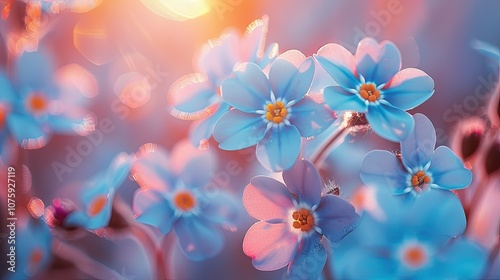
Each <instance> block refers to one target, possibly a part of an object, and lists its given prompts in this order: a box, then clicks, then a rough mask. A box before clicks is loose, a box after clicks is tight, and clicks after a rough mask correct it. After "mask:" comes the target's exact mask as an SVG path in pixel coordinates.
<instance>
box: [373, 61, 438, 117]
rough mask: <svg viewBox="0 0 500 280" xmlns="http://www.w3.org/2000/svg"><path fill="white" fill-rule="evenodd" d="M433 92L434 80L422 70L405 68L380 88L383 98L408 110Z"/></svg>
mask: <svg viewBox="0 0 500 280" xmlns="http://www.w3.org/2000/svg"><path fill="white" fill-rule="evenodd" d="M433 93H434V80H433V79H432V78H431V77H430V76H429V75H427V74H426V73H425V72H424V71H422V70H420V69H416V68H406V69H403V70H401V71H400V72H399V73H397V74H396V75H395V76H394V78H392V80H391V81H390V82H389V84H388V85H387V86H386V87H385V88H384V89H383V90H382V94H383V98H384V100H386V101H387V102H389V103H390V104H391V105H393V106H395V107H398V108H400V109H402V110H410V109H413V108H415V107H417V106H418V105H420V104H422V103H423V102H424V101H426V100H427V99H429V97H431V95H432V94H433Z"/></svg>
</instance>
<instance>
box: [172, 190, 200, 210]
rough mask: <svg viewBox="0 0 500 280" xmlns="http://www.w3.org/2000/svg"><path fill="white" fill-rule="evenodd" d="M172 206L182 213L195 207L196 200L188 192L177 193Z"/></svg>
mask: <svg viewBox="0 0 500 280" xmlns="http://www.w3.org/2000/svg"><path fill="white" fill-rule="evenodd" d="M174 204H175V206H177V208H179V209H181V210H183V211H189V210H191V209H192V208H193V207H194V206H195V205H196V199H195V198H194V196H193V194H191V193H190V192H187V191H184V192H179V193H177V194H176V195H175V197H174Z"/></svg>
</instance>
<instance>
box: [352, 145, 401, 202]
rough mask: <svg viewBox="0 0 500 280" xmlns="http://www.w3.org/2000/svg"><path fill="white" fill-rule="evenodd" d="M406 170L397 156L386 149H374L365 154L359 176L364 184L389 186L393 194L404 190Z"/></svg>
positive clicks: (381, 186)
mask: <svg viewBox="0 0 500 280" xmlns="http://www.w3.org/2000/svg"><path fill="white" fill-rule="evenodd" d="M406 175H407V171H406V170H404V169H403V165H402V164H401V162H400V161H399V160H398V158H397V157H396V156H395V155H394V154H393V153H390V152H388V151H381V150H374V151H371V152H369V153H368V154H366V156H365V158H364V160H363V163H362V166H361V172H360V174H359V176H360V177H361V180H362V181H363V183H364V184H366V185H374V186H377V187H380V188H390V189H391V190H392V191H393V192H394V193H395V194H403V193H407V192H409V191H410V189H408V190H406V188H407V186H406Z"/></svg>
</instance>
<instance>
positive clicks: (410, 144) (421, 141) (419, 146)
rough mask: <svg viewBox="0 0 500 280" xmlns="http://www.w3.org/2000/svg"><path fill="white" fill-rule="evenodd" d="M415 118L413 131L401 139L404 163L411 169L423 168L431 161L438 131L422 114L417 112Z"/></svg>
mask: <svg viewBox="0 0 500 280" xmlns="http://www.w3.org/2000/svg"><path fill="white" fill-rule="evenodd" d="M413 119H414V120H415V127H414V129H413V131H412V132H411V133H410V135H409V136H408V138H406V139H404V140H403V141H401V156H402V160H403V164H404V165H405V166H406V167H407V168H410V169H413V168H417V167H420V168H423V167H424V166H425V165H426V164H427V163H429V162H430V160H431V157H432V154H433V153H434V147H435V145H436V131H435V130H434V126H433V125H432V122H431V121H430V120H429V119H428V118H427V117H426V116H425V115H422V114H415V115H414V116H413Z"/></svg>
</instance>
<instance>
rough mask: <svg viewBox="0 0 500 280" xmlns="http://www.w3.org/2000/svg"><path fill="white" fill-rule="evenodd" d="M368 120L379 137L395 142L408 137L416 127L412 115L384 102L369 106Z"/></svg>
mask: <svg viewBox="0 0 500 280" xmlns="http://www.w3.org/2000/svg"><path fill="white" fill-rule="evenodd" d="M366 119H367V120H368V122H369V123H370V125H371V126H372V128H373V130H374V131H375V132H376V133H377V134H378V135H379V136H381V137H383V138H385V139H387V140H389V141H393V142H399V141H402V140H403V139H405V138H406V137H408V135H410V133H411V132H412V131H413V127H414V125H415V121H414V120H413V118H412V117H411V115H410V114H408V113H406V112H405V111H403V110H401V109H399V108H396V107H394V106H391V105H389V104H387V103H384V102H380V103H379V104H378V105H372V106H368V112H367V114H366Z"/></svg>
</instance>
